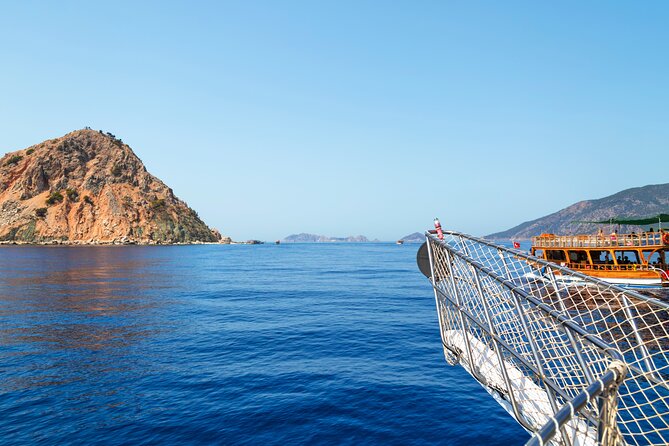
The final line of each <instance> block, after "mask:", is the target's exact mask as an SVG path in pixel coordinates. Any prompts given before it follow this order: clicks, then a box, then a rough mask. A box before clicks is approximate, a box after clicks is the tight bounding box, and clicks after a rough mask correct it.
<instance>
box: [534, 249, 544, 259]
mask: <svg viewBox="0 0 669 446" xmlns="http://www.w3.org/2000/svg"><path fill="white" fill-rule="evenodd" d="M533 255H534V256H535V257H539V258H540V259H543V258H544V250H543V249H535V250H534V254H533Z"/></svg>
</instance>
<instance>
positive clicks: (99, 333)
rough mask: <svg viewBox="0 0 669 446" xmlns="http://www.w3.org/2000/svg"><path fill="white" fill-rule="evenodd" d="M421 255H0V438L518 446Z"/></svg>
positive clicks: (284, 250)
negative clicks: (456, 343) (454, 331)
mask: <svg viewBox="0 0 669 446" xmlns="http://www.w3.org/2000/svg"><path fill="white" fill-rule="evenodd" d="M417 249H418V245H412V244H405V245H401V246H398V245H395V244H282V245H260V246H248V245H236V246H224V245H207V246H163V247H137V246H134V247H133V246H130V247H2V249H0V372H1V374H2V375H1V378H2V379H1V380H0V443H2V444H21V445H37V444H49V445H51V444H58V445H67V444H81V445H83V444H86V445H95V444H105V445H107V444H111V445H115V444H128V445H130V444H132V445H138V444H179V445H181V444H231V445H235V444H248V445H257V444H260V445H286V444H336V445H339V444H356V445H357V444H383V445H422V444H444V445H474V444H481V445H484V444H485V445H494V444H499V445H506V444H522V443H524V442H525V441H526V440H527V439H529V435H528V434H526V433H525V431H523V430H522V429H521V428H520V427H519V426H518V425H517V424H516V422H515V421H514V420H513V419H512V418H511V417H510V416H509V415H508V414H507V413H506V412H505V411H504V410H503V409H502V408H501V407H500V406H498V405H497V403H495V401H494V400H493V399H492V398H491V397H490V396H488V394H487V393H486V392H485V391H484V390H483V389H482V388H481V387H480V386H479V385H478V384H477V383H476V382H475V381H474V380H473V378H471V377H470V376H469V375H468V374H467V373H466V372H465V371H464V370H463V369H462V368H461V367H459V366H457V367H451V366H449V365H447V363H446V362H445V360H444V358H443V354H442V349H441V345H440V339H439V330H438V325H437V317H436V310H435V306H434V298H433V295H432V292H431V288H430V285H429V283H428V282H427V279H425V278H424V277H423V276H422V275H420V273H419V272H418V270H417V268H416V264H415V254H416V250H417Z"/></svg>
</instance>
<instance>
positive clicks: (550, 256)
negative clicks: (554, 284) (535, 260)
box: [546, 249, 567, 262]
mask: <svg viewBox="0 0 669 446" xmlns="http://www.w3.org/2000/svg"><path fill="white" fill-rule="evenodd" d="M546 260H550V261H551V262H559V261H564V260H567V256H566V255H565V253H564V251H558V250H557V249H548V250H546Z"/></svg>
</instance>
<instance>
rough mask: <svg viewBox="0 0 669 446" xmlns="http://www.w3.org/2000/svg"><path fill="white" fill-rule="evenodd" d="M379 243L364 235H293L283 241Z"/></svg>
mask: <svg viewBox="0 0 669 446" xmlns="http://www.w3.org/2000/svg"><path fill="white" fill-rule="evenodd" d="M370 241H371V242H378V240H369V239H368V238H367V237H365V236H364V235H355V236H353V235H352V236H349V237H328V236H326V235H316V234H306V233H304V232H303V233H301V234H292V235H289V236H288V237H286V238H284V239H283V240H282V242H283V243H369V242H370Z"/></svg>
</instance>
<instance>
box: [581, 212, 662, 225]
mask: <svg viewBox="0 0 669 446" xmlns="http://www.w3.org/2000/svg"><path fill="white" fill-rule="evenodd" d="M574 223H592V224H597V225H608V224H611V223H613V224H617V225H637V226H642V225H654V224H656V223H669V214H660V215H656V216H654V217H616V218H610V219H608V220H600V221H575V222H574Z"/></svg>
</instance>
